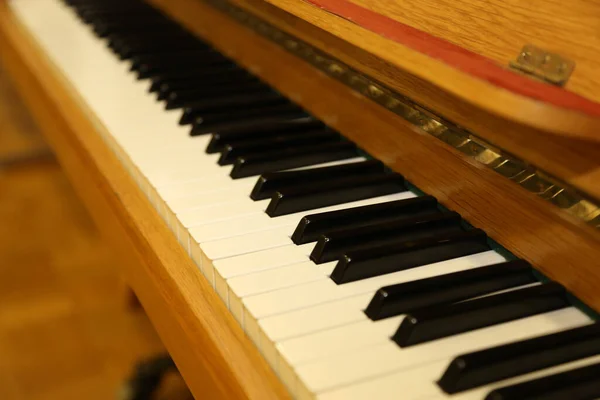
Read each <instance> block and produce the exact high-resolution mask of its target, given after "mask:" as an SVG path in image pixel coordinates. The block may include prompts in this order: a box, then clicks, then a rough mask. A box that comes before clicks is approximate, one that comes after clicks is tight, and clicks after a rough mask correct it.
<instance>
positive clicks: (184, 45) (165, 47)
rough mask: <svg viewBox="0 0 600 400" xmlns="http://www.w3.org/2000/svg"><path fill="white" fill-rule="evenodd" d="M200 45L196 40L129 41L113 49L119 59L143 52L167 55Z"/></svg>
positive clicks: (198, 47)
mask: <svg viewBox="0 0 600 400" xmlns="http://www.w3.org/2000/svg"><path fill="white" fill-rule="evenodd" d="M201 48H202V45H200V44H198V43H197V42H188V41H175V42H171V41H169V42H158V43H146V44H142V43H140V44H137V45H131V44H129V43H127V44H124V45H123V46H121V47H120V48H119V49H115V52H116V54H117V55H118V56H119V58H120V59H121V60H128V59H130V58H133V57H135V56H140V55H145V54H162V55H164V56H165V57H168V56H169V54H176V53H180V52H182V51H192V50H198V49H201Z"/></svg>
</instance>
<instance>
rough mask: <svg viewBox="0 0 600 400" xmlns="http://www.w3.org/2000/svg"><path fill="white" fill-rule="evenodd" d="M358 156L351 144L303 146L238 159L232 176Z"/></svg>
mask: <svg viewBox="0 0 600 400" xmlns="http://www.w3.org/2000/svg"><path fill="white" fill-rule="evenodd" d="M264 122H268V121H264ZM273 122H275V121H273ZM256 126H257V127H258V126H260V124H259V123H257V124H256ZM357 155H358V153H357V149H356V146H355V145H354V144H353V143H351V142H340V143H331V144H326V145H320V146H306V147H304V146H303V147H298V148H295V149H289V150H280V151H277V152H267V153H264V154H254V155H251V156H246V157H240V158H238V159H237V160H236V161H235V164H234V166H233V169H232V170H231V174H230V176H231V177H232V178H233V179H239V178H245V177H248V176H253V175H261V174H264V173H266V172H274V171H280V170H284V169H291V168H299V167H306V166H308V165H315V164H320V163H326V162H330V161H336V160H343V159H346V158H352V157H356V156H357Z"/></svg>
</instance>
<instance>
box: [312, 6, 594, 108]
mask: <svg viewBox="0 0 600 400" xmlns="http://www.w3.org/2000/svg"><path fill="white" fill-rule="evenodd" d="M309 1H311V2H313V1H314V3H315V4H319V5H321V6H324V7H326V8H329V5H330V4H332V3H336V2H339V1H343V2H346V1H347V2H348V3H351V4H353V5H358V6H360V7H362V8H364V9H365V10H369V11H373V12H374V13H376V14H379V15H382V16H385V17H388V18H390V19H392V20H394V21H397V22H400V23H401V24H404V25H408V26H410V27H413V28H416V29H418V30H420V31H422V32H425V33H428V34H430V35H432V36H434V37H437V38H442V39H444V40H446V41H448V42H450V43H453V44H455V45H457V46H459V47H460V48H462V49H465V50H469V51H472V52H474V53H476V54H479V55H482V56H484V57H486V58H488V59H491V60H494V61H496V63H497V65H499V66H504V67H506V66H508V65H509V62H510V61H513V60H515V59H516V57H517V55H518V54H519V52H520V51H521V48H522V47H523V45H525V44H534V45H536V46H538V47H541V48H543V49H544V50H547V51H550V52H553V53H557V54H560V55H561V56H563V57H566V58H568V59H571V60H573V61H575V63H576V69H575V71H574V73H573V74H572V75H571V78H570V79H569V81H568V83H567V85H566V86H565V87H566V89H567V90H569V91H572V92H574V93H578V94H581V95H583V96H585V97H587V98H589V99H592V100H594V101H596V102H600V77H599V76H598V74H597V71H598V70H600V55H599V54H598V51H597V49H598V48H600V7H598V6H599V4H598V3H597V2H595V1H570V2H564V1H560V0H531V1H526V2H523V1H519V0H507V1H505V0H459V1H451V0H403V1H374V0H309ZM342 7H343V5H342ZM341 12H342V13H343V14H345V11H341ZM355 22H357V21H355ZM407 34H409V32H407Z"/></svg>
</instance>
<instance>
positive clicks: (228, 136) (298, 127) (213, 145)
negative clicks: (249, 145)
mask: <svg viewBox="0 0 600 400" xmlns="http://www.w3.org/2000/svg"><path fill="white" fill-rule="evenodd" d="M324 127H325V125H324V124H323V123H322V122H321V121H318V120H316V119H315V118H314V117H312V116H305V117H302V118H294V119H286V120H278V121H274V122H271V123H268V124H261V125H259V126H250V127H248V126H246V127H240V128H237V129H228V130H221V131H219V132H215V133H213V135H212V138H211V140H210V142H209V143H208V146H207V147H206V152H207V153H209V154H212V153H219V152H221V150H222V149H223V147H224V146H225V144H227V143H232V142H236V141H239V140H247V139H248V138H255V139H256V138H261V137H268V136H281V135H284V134H288V133H290V134H294V133H299V132H309V131H312V130H315V129H320V128H324Z"/></svg>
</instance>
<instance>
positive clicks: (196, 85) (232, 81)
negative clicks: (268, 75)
mask: <svg viewBox="0 0 600 400" xmlns="http://www.w3.org/2000/svg"><path fill="white" fill-rule="evenodd" d="M258 81H259V80H258V78H256V77H254V76H252V75H248V74H244V75H235V76H226V75H222V76H220V77H213V78H211V79H209V80H207V79H204V78H202V77H199V78H198V77H196V78H193V79H184V80H178V81H171V82H165V83H162V84H160V85H157V86H156V87H154V84H152V87H151V88H150V89H151V90H149V91H150V92H156V93H157V99H158V100H164V99H166V98H168V97H169V95H170V94H171V93H173V92H178V91H181V90H189V89H211V88H216V87H219V86H222V85H226V86H231V85H242V84H247V83H251V82H258Z"/></svg>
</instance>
